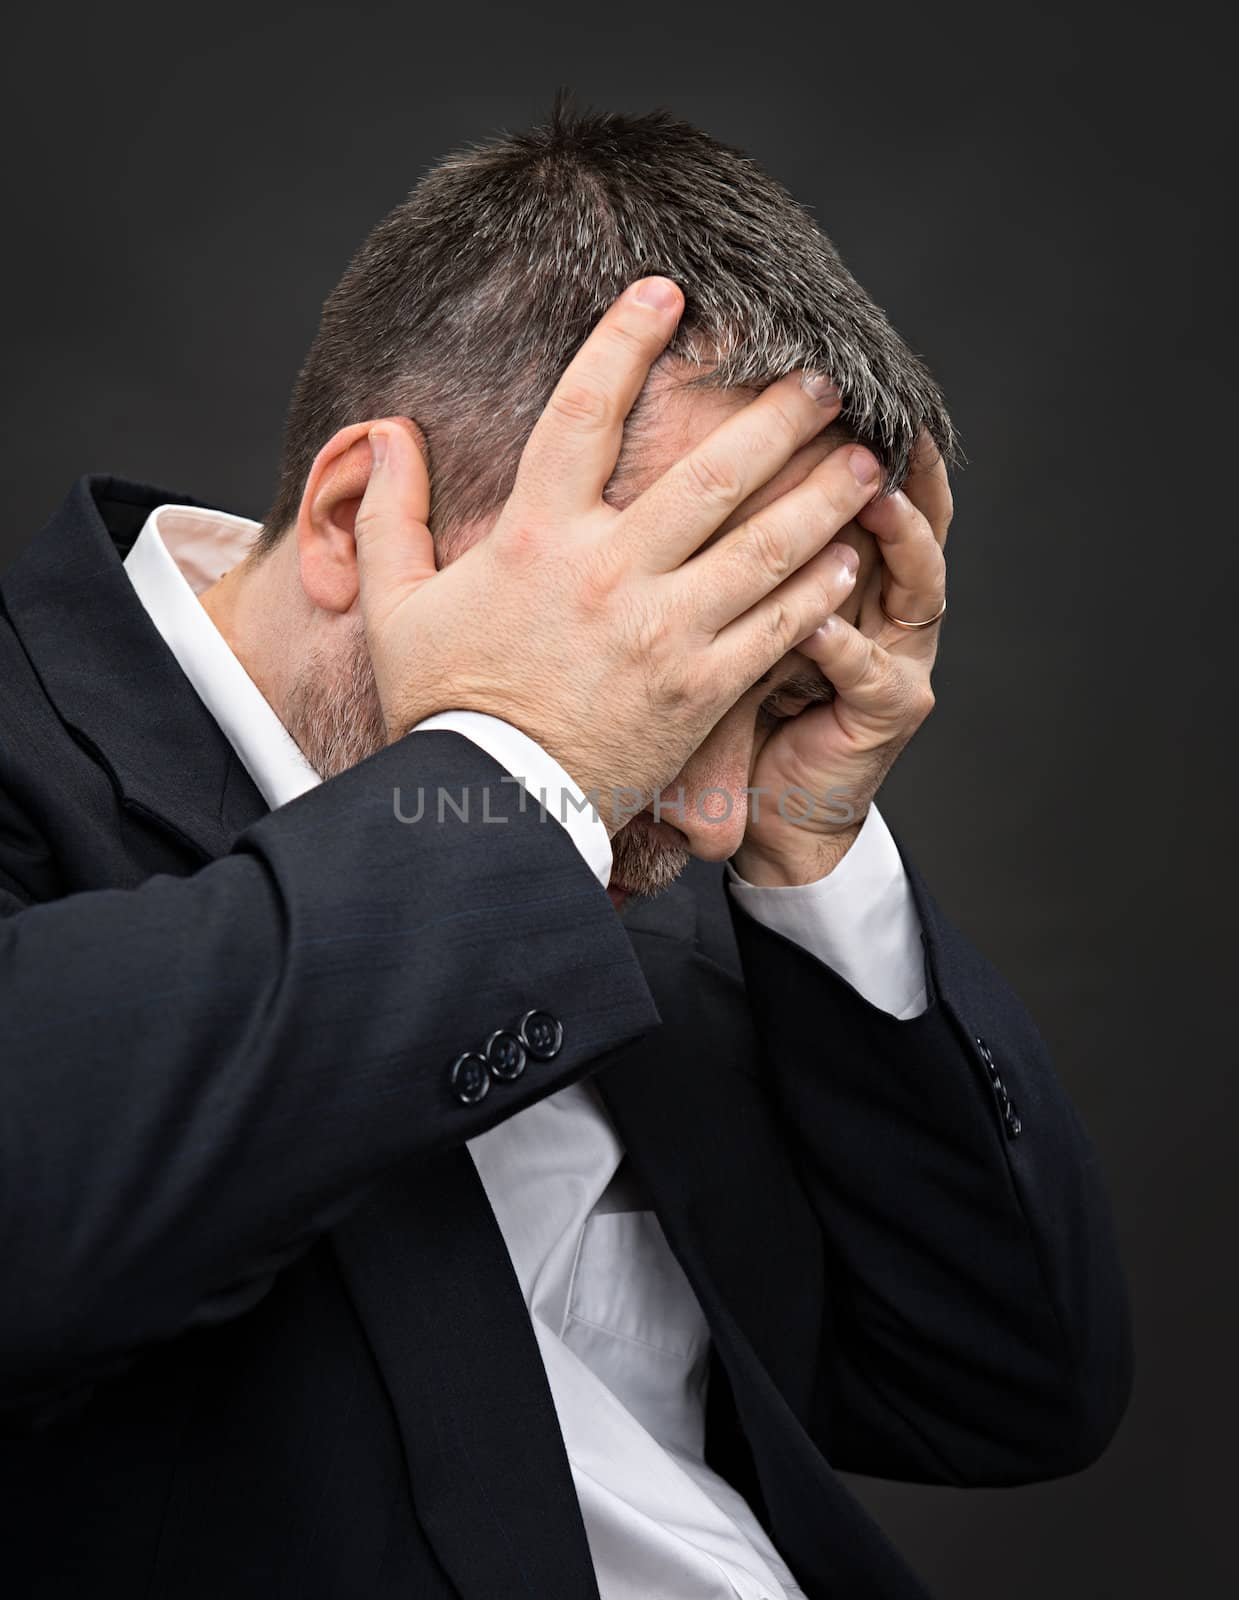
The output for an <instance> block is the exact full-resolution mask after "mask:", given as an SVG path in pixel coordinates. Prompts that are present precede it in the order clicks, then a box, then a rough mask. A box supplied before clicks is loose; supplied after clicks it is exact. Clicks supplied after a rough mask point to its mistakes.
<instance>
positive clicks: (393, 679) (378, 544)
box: [356, 278, 878, 829]
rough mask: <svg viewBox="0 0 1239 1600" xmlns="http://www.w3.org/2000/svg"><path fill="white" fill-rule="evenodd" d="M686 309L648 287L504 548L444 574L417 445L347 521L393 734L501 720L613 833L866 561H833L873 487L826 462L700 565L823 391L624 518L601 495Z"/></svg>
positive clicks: (666, 290)
mask: <svg viewBox="0 0 1239 1600" xmlns="http://www.w3.org/2000/svg"><path fill="white" fill-rule="evenodd" d="M683 303H684V302H683V297H682V295H681V294H680V291H679V290H678V289H677V288H676V287H675V285H674V284H671V283H670V282H668V281H667V280H666V279H658V278H655V279H644V280H642V281H641V282H640V283H637V284H635V285H634V286H633V287H632V288H631V289H629V290H627V291H626V292H625V293H624V294H623V295H622V296H621V297H620V298H619V300H617V301H616V302H615V304H614V305H613V306H612V307H611V308H610V310H609V311H608V312H607V313H606V315H605V316H604V317H603V318H602V319H601V321H600V322H599V324H598V326H597V327H596V328H595V329H594V331H593V333H592V334H591V335H590V337H589V338H588V339H587V340H586V342H585V343H584V345H583V346H582V347H581V349H580V351H579V352H578V354H577V356H576V358H575V359H574V360H573V361H572V363H571V364H570V365H569V367H568V368H567V370H566V371H565V373H564V375H563V377H562V379H561V380H560V382H559V384H558V386H557V388H556V390H555V393H554V395H553V396H552V398H551V401H550V403H549V405H548V406H547V408H546V410H545V411H544V412H543V414H542V416H541V417H540V418H539V420H538V422H537V424H536V425H535V427H534V429H533V432H532V434H531V436H530V439H529V441H528V444H527V445H526V448H525V451H524V453H523V455H522V457H521V463H520V469H519V472H518V474H517V480H516V486H515V488H514V490H513V492H512V495H511V498H510V499H509V500H508V502H507V504H506V505H505V506H504V507H503V509H502V511H501V513H500V515H499V518H498V521H497V522H496V524H495V526H494V528H493V530H492V531H491V532H490V533H489V534H488V535H487V537H486V538H484V539H481V540H479V541H478V543H477V544H475V545H474V546H472V547H471V548H470V549H468V550H467V551H466V552H465V553H464V554H463V555H462V556H460V557H459V558H458V559H457V560H456V561H454V562H452V563H451V564H450V565H449V566H447V567H445V568H444V569H443V571H441V572H439V571H436V569H435V562H434V551H433V547H432V545H431V539H430V534H429V532H428V531H427V526H426V523H427V519H428V516H429V484H428V479H427V474H426V469H425V465H424V462H423V461H422V458H421V454H420V451H419V449H418V448H417V440H416V434H415V431H414V429H413V428H412V426H411V424H409V423H407V422H404V421H402V420H401V419H398V418H393V419H388V420H385V421H383V422H381V423H378V424H376V425H375V426H374V427H373V428H372V429H371V433H370V438H371V449H372V453H373V459H374V466H373V469H372V471H371V475H370V479H369V483H368V486H367V488H366V492H365V496H364V498H363V500H362V503H361V507H360V509H359V512H358V515H357V520H356V541H357V558H358V566H359V570H360V577H361V610H362V615H363V618H364V621H365V626H366V633H367V638H368V641H369V645H370V651H371V656H372V659H373V663H374V671H375V676H376V680H377V683H378V690H379V696H380V701H381V704H382V707H383V712H384V716H385V718H386V721H387V727H388V732H389V735H390V736H391V737H392V738H393V739H395V738H398V737H400V736H401V735H402V734H403V733H405V732H407V731H408V729H410V728H411V727H413V726H414V725H415V724H417V723H418V722H420V721H422V720H423V719H424V718H425V717H428V716H430V715H431V714H433V713H434V712H437V711H446V710H475V711H484V712H489V713H491V714H492V715H494V716H497V717H502V718H503V719H505V720H506V721H508V722H510V723H512V724H513V725H514V726H516V727H518V728H520V729H521V730H522V731H523V732H525V733H526V734H528V735H529V736H530V737H531V738H533V739H534V740H536V741H537V742H538V743H539V744H540V745H541V746H542V747H543V748H544V749H545V750H546V751H548V752H549V754H551V755H552V756H554V757H555V759H556V760H557V761H559V763H560V764H561V765H562V766H563V767H564V769H565V770H566V771H567V772H569V773H570V774H571V775H572V777H573V778H575V779H576V781H577V783H578V784H580V786H581V787H582V789H584V790H585V791H586V792H587V793H589V792H590V791H591V790H593V791H596V792H598V794H599V797H600V814H601V815H602V819H603V821H604V823H606V824H607V826H608V827H610V828H612V829H614V827H615V826H617V825H618V822H619V821H620V820H622V818H617V817H616V815H615V807H614V805H613V804H612V803H610V800H609V797H612V796H614V795H616V794H617V793H623V792H624V791H628V792H631V791H634V790H635V791H640V792H642V793H644V794H653V793H657V792H659V790H660V789H661V788H662V787H663V786H664V785H665V784H666V783H667V782H669V781H670V779H671V778H672V777H673V776H674V775H675V774H676V773H677V772H678V771H679V769H680V767H681V766H682V764H683V762H684V761H685V759H686V758H687V757H688V755H689V754H690V753H691V752H692V751H693V750H694V749H695V748H696V747H697V746H698V745H699V744H700V743H701V741H702V739H703V738H704V737H705V735H706V734H707V733H708V731H709V730H710V728H711V727H712V726H713V725H714V724H715V723H716V722H717V721H718V719H719V717H720V716H721V715H722V714H723V713H724V712H725V711H726V710H727V709H728V708H729V707H730V706H731V705H733V704H734V703H735V702H736V701H737V700H738V699H739V698H740V696H741V695H742V694H744V693H745V691H746V690H747V689H748V688H749V687H750V685H751V684H752V683H753V682H754V681H755V680H756V679H757V678H758V677H760V676H761V674H762V673H763V672H765V671H767V670H768V669H769V668H770V667H771V666H772V665H773V664H774V663H775V662H776V661H777V660H779V658H780V657H781V656H783V655H784V654H786V652H787V651H788V650H789V649H791V648H792V647H793V646H794V645H795V643H796V641H797V640H798V639H803V638H805V637H806V636H807V635H808V634H810V633H812V632H813V630H814V629H815V628H817V627H819V626H820V625H821V623H823V622H824V621H825V620H826V619H827V618H828V617H829V616H830V615H831V614H832V612H833V611H834V610H835V608H836V606H837V605H838V603H839V601H840V600H841V599H842V598H843V597H844V596H845V595H846V594H847V593H848V592H849V591H850V589H851V586H852V583H853V581H854V573H855V568H856V556H855V552H854V551H852V550H850V549H849V548H847V546H846V545H845V544H844V543H840V544H837V545H835V546H834V547H833V548H832V547H831V546H830V540H831V539H832V538H833V537H834V535H835V534H836V533H838V532H839V531H840V530H841V529H842V528H844V527H845V526H846V525H847V524H848V523H849V522H850V521H851V520H852V519H853V518H855V517H856V516H857V514H858V513H859V512H860V511H861V510H862V509H863V508H864V507H865V505H866V504H867V503H868V502H869V501H870V500H871V499H872V497H873V495H874V493H875V492H876V490H877V487H878V467H877V463H876V461H874V459H873V457H872V456H871V455H870V454H869V453H868V452H867V451H865V450H860V449H855V448H853V449H844V450H839V451H836V452H834V453H833V454H832V455H830V456H828V457H827V458H826V459H825V460H824V461H822V462H821V463H820V464H819V465H818V466H817V467H816V468H815V469H814V470H813V472H811V473H810V474H809V476H808V477H807V478H805V479H804V481H803V482H802V483H800V484H798V485H797V486H796V487H795V488H794V489H792V490H790V491H788V493H786V494H785V495H783V496H782V497H781V498H780V499H778V500H777V501H775V502H774V503H773V504H772V505H770V506H768V507H766V508H764V509H763V511H762V513H761V515H760V518H759V519H754V520H753V521H746V522H743V523H741V524H740V525H739V526H737V527H736V528H733V529H731V530H729V531H728V532H727V534H726V535H724V536H723V537H722V538H720V539H717V540H716V541H715V542H714V543H713V544H710V545H709V547H708V548H706V549H704V550H703V549H702V547H703V546H704V545H706V544H707V543H708V541H709V540H710V539H711V536H712V535H713V534H714V533H715V532H716V531H717V530H718V528H719V527H720V526H721V525H722V524H723V523H724V522H725V521H726V520H727V518H728V517H729V515H730V514H731V513H732V512H734V511H735V509H736V508H737V507H738V506H739V505H740V504H741V503H742V502H743V501H744V500H745V499H746V498H747V497H748V496H749V495H751V494H752V493H753V492H754V491H755V490H756V489H757V488H759V487H760V486H761V485H762V484H763V483H766V482H768V481H769V479H771V478H772V477H773V476H774V475H775V474H776V473H777V472H778V471H779V470H780V469H781V468H782V466H783V465H784V463H785V462H786V461H787V460H788V459H789V458H790V457H791V456H792V455H793V454H794V453H795V451H796V450H798V449H799V448H800V447H801V446H802V445H804V444H805V443H807V441H808V440H810V439H812V438H813V437H815V436H816V435H817V434H818V433H819V432H820V431H821V430H822V428H824V427H825V426H826V425H827V424H828V423H830V422H831V421H833V419H834V418H835V417H836V416H837V415H838V411H839V400H838V396H837V393H836V392H835V390H834V388H833V386H832V385H831V384H830V383H829V382H828V381H826V380H824V379H815V380H810V381H804V380H802V377H801V375H799V374H795V373H793V374H792V375H790V376H789V377H787V378H783V379H781V380H780V381H779V382H777V383H774V384H772V385H771V386H770V387H769V388H768V389H767V390H765V392H764V393H763V394H761V395H760V396H758V398H757V399H756V400H754V401H753V402H752V403H751V404H749V405H748V406H746V407H745V408H744V409H743V410H742V411H739V412H737V413H736V414H735V415H734V416H732V417H729V418H728V419H727V420H726V421H725V422H724V423H722V424H721V425H720V426H719V427H718V428H716V429H715V431H714V432H713V433H712V434H710V435H709V437H708V438H706V439H705V440H704V441H703V442H702V443H701V444H700V445H698V446H697V447H696V448H695V449H694V450H692V451H691V452H690V453H689V454H688V455H686V456H684V457H683V458H682V459H681V460H680V461H678V462H677V463H676V464H675V465H674V466H673V467H671V468H670V469H669V470H668V471H667V472H666V473H664V475H663V476H662V477H661V478H660V479H659V480H658V481H657V482H656V483H654V484H653V485H652V486H651V487H650V488H649V489H647V490H646V491H645V493H644V494H642V495H640V496H639V497H638V498H637V499H636V500H634V501H633V502H632V503H631V504H630V505H628V506H626V507H625V508H624V510H623V511H617V510H615V509H614V508H613V507H611V506H609V505H608V504H607V503H606V502H605V501H604V500H603V498H602V494H603V489H604V488H605V486H606V483H607V481H608V479H609V478H610V476H611V474H612V472H613V470H614V467H615V463H616V459H617V457H618V454H619V450H620V444H621V437H622V433H623V427H624V421H625V419H626V417H627V415H628V412H629V410H630V409H631V407H632V405H633V403H634V401H635V400H636V398H637V396H638V394H639V393H640V390H641V387H642V384H643V383H644V382H645V379H646V376H647V375H648V372H649V369H650V367H651V365H652V364H653V362H654V361H655V360H656V359H657V357H658V356H659V355H660V354H661V353H662V351H663V350H664V348H665V347H666V345H667V343H668V341H669V340H670V338H671V336H672V334H673V332H674V330H675V327H676V324H677V322H678V319H679V316H680V312H681V311H682V309H683ZM620 804H621V806H622V805H623V804H624V802H622V801H621V802H620ZM625 814H626V815H631V809H630V808H629V809H628V811H627V812H626V813H625Z"/></svg>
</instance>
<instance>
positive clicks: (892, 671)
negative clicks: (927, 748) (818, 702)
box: [796, 616, 933, 729]
mask: <svg viewBox="0 0 1239 1600" xmlns="http://www.w3.org/2000/svg"><path fill="white" fill-rule="evenodd" d="M796 648H797V650H798V651H799V652H800V654H801V655H805V656H808V658H809V660H810V661H813V662H815V663H816V664H817V666H818V668H819V669H820V671H821V673H822V675H823V677H825V678H828V679H829V680H830V682H831V683H832V684H833V685H834V687H835V697H836V702H837V703H838V702H842V703H844V704H846V705H847V706H848V707H849V708H850V709H851V710H852V711H854V712H856V713H857V714H858V715H860V716H861V717H862V718H864V720H865V722H866V723H867V724H868V725H869V726H870V727H871V728H873V729H880V728H881V727H883V726H884V725H889V724H890V723H891V722H894V721H898V722H901V723H911V724H913V725H914V726H915V725H919V723H921V722H922V721H924V719H925V717H926V716H927V715H928V714H929V712H930V710H931V709H932V708H933V690H932V689H931V688H930V684H929V672H928V669H927V668H925V667H924V666H922V665H921V664H920V663H915V662H910V661H908V660H907V659H905V658H901V657H896V656H892V655H891V653H890V651H889V650H884V649H883V648H882V646H881V645H880V644H879V643H878V642H877V640H876V639H871V638H869V637H868V635H867V634H863V633H862V632H861V631H860V629H859V628H854V627H853V626H852V625H851V623H850V622H844V620H843V618H842V617H838V616H831V617H828V618H827V619H826V620H825V622H823V623H822V624H821V625H820V626H819V627H818V628H817V629H816V630H815V631H814V632H813V633H812V634H811V635H810V636H809V637H808V638H807V639H803V640H801V642H800V643H799V644H798V645H797V646H796Z"/></svg>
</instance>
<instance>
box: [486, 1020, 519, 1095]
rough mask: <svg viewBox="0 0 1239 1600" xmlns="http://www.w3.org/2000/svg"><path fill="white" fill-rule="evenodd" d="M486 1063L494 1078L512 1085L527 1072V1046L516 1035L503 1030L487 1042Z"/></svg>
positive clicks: (492, 1035)
mask: <svg viewBox="0 0 1239 1600" xmlns="http://www.w3.org/2000/svg"><path fill="white" fill-rule="evenodd" d="M486 1063H487V1065H488V1066H489V1067H490V1070H491V1074H492V1076H494V1077H496V1078H499V1079H501V1080H502V1081H503V1082H504V1083H511V1081H512V1079H513V1078H519V1077H520V1075H521V1073H522V1072H524V1070H525V1046H524V1045H523V1044H522V1043H521V1041H520V1040H519V1039H518V1038H517V1037H516V1035H515V1034H514V1033H509V1032H508V1030H507V1029H506V1028H501V1029H500V1030H499V1032H498V1033H492V1034H491V1036H490V1038H489V1039H487V1041H486Z"/></svg>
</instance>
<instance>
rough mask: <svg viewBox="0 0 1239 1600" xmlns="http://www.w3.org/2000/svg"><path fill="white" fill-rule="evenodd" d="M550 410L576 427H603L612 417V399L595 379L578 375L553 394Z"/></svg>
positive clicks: (561, 385) (563, 420)
mask: <svg viewBox="0 0 1239 1600" xmlns="http://www.w3.org/2000/svg"><path fill="white" fill-rule="evenodd" d="M549 409H550V411H551V412H552V414H553V415H554V416H556V417H558V418H559V419H560V420H561V421H562V422H567V423H569V424H570V425H571V426H572V427H574V428H590V429H594V428H602V427H605V426H606V425H607V423H608V422H609V421H610V419H611V399H610V396H609V395H608V394H607V393H606V391H605V390H604V389H603V388H601V386H600V385H599V384H598V383H596V382H595V381H594V380H593V379H590V378H584V377H581V376H576V377H574V378H572V379H571V380H570V381H568V382H564V383H561V384H560V385H559V386H558V387H557V388H556V390H555V392H554V393H553V394H552V395H551V399H550V407H549Z"/></svg>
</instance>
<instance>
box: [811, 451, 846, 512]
mask: <svg viewBox="0 0 1239 1600" xmlns="http://www.w3.org/2000/svg"><path fill="white" fill-rule="evenodd" d="M827 459H828V460H829V459H830V458H829V457H828V458H827ZM848 476H849V480H850V479H851V474H850V473H849V475H848ZM806 491H807V493H808V496H809V498H810V503H811V505H812V509H813V513H814V515H815V516H816V517H817V518H819V519H820V520H821V521H822V522H823V523H825V524H828V525H832V526H833V525H835V524H838V525H839V526H842V525H843V523H845V522H847V521H849V520H850V519H851V517H852V515H853V513H854V512H855V510H856V507H855V505H854V504H853V502H852V501H851V500H850V499H847V498H846V497H845V492H844V491H843V490H841V488H840V485H839V480H838V477H837V475H836V474H835V473H834V472H821V473H817V474H815V475H814V477H813V479H812V481H811V482H810V483H809V484H807V485H806Z"/></svg>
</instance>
